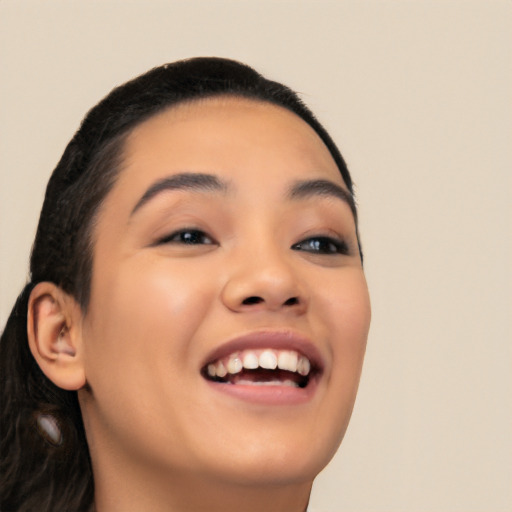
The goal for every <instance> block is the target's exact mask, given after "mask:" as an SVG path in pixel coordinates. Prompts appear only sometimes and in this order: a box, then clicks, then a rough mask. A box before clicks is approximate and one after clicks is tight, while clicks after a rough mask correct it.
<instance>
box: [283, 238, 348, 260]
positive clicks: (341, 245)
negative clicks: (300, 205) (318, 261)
mask: <svg viewBox="0 0 512 512" xmlns="http://www.w3.org/2000/svg"><path fill="white" fill-rule="evenodd" d="M313 240H322V241H325V242H328V243H330V244H332V245H333V246H334V247H335V250H334V251H318V250H308V249H301V248H300V246H301V245H302V244H305V243H306V242H311V241H313ZM291 248H292V250H296V251H299V250H303V251H304V252H307V253H310V254H317V255H322V256H337V255H350V254H352V250H351V249H352V247H351V244H350V243H349V242H347V240H346V239H345V237H342V236H339V235H334V236H333V235H332V234H325V233H318V234H311V235H309V236H307V237H305V238H303V239H302V240H300V241H299V242H296V243H294V244H293V245H292V247H291Z"/></svg>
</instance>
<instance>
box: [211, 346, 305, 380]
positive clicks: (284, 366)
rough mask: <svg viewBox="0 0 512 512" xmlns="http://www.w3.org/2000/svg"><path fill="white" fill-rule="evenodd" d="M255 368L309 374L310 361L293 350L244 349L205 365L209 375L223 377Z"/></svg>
mask: <svg viewBox="0 0 512 512" xmlns="http://www.w3.org/2000/svg"><path fill="white" fill-rule="evenodd" d="M244 368H245V369H246V370H255V369H257V368H263V369H266V370H275V369H276V368H279V369H280V370H287V371H289V372H297V373H299V374H300V375H302V376H304V377H305V376H307V375H309V372H310V370H311V363H310V361H309V359H308V358H307V357H305V356H303V355H301V354H299V353H297V352H295V351H294V350H270V349H265V350H244V351H242V352H235V353H233V354H231V355H229V356H228V357H227V358H223V359H222V360H219V361H216V362H214V363H211V364H209V365H208V367H207V371H208V375H209V376H210V377H221V378H222V377H225V376H226V375H227V374H228V373H229V374H231V375H234V374H236V373H240V372H241V371H242V370H243V369H244Z"/></svg>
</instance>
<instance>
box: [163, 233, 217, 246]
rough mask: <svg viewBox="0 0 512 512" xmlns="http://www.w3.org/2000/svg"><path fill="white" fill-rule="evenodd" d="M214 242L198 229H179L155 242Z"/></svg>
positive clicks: (205, 243)
mask: <svg viewBox="0 0 512 512" xmlns="http://www.w3.org/2000/svg"><path fill="white" fill-rule="evenodd" d="M214 243H215V242H214V241H213V239H212V238H211V237H210V236H208V235H207V234H206V233H205V232H204V231H201V230H200V229H181V230H180V231H176V232H175V233H172V234H171V235H168V236H166V237H164V238H162V239H161V240H159V241H158V242H157V244H183V245H211V244H214Z"/></svg>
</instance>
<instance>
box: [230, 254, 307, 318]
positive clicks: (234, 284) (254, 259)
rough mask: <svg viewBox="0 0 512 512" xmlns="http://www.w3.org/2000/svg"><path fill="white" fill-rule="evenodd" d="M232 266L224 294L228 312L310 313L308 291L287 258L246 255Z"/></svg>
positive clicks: (279, 255)
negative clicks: (308, 310) (308, 311)
mask: <svg viewBox="0 0 512 512" xmlns="http://www.w3.org/2000/svg"><path fill="white" fill-rule="evenodd" d="M232 263H234V264H232V265H230V271H229V272H228V278H227V280H226V282H225V284H224V287H223V290H222V294H221V298H222V301H223V303H224V304H225V306H226V307H227V308H228V309H230V310H232V311H235V312H244V311H246V312H249V311H274V312H276V311H282V312H293V313H295V314H302V313H304V312H305V311H306V308H307V297H306V293H305V287H304V286H303V284H302V282H301V279H300V276H299V275H298V274H299V273H298V271H297V270H296V269H294V268H293V267H292V264H291V262H290V260H289V258H288V259H287V257H286V255H284V254H279V251H277V250H274V251H272V252H270V251H267V252H265V253H262V251H258V252H257V253H254V252H253V253H250V254H247V253H244V254H239V255H238V256H237V258H236V263H235V262H232Z"/></svg>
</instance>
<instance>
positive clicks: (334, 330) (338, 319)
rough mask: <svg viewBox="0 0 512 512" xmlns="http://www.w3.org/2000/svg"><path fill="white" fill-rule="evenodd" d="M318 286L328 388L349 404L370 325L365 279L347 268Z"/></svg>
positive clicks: (352, 397) (361, 362)
mask: <svg viewBox="0 0 512 512" xmlns="http://www.w3.org/2000/svg"><path fill="white" fill-rule="evenodd" d="M318 289H319V290H320V291H319V296H318V300H317V304H318V308H319V312H318V314H319V315H320V317H321V318H322V320H323V325H324V326H325V332H324V333H323V335H324V336H325V337H326V338H327V339H328V340H329V341H330V342H329V343H328V346H329V347H330V350H331V356H332V367H331V368H330V375H329V379H330V380H331V381H334V382H333V384H334V385H333V386H332V389H333V390H338V391H337V392H338V393H342V394H343V400H342V402H343V403H345V404H347V403H348V404H350V403H353V401H354V400H355V395H356V392H357V387H358V384H359V378H360V374H361V369H362V365H363V359H364V354H365V349H366V340H367V337H368V330H369V326H370V318H371V309H370V300H369V295H368V288H367V285H366V280H365V278H364V274H363V273H362V271H356V270H355V269H354V270H353V271H352V270H350V269H347V270H344V271H343V273H342V274H340V277H339V278H338V279H333V280H330V281H329V282H325V283H324V286H323V287H321V286H319V287H318Z"/></svg>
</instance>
